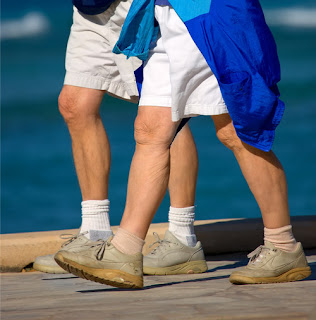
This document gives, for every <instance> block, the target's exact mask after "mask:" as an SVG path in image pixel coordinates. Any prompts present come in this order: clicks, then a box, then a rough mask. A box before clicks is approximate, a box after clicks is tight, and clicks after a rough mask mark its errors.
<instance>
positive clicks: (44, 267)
mask: <svg viewBox="0 0 316 320" xmlns="http://www.w3.org/2000/svg"><path fill="white" fill-rule="evenodd" d="M84 234H85V233H81V234H78V235H72V234H70V235H65V234H64V235H61V237H62V238H63V239H67V241H66V242H64V243H63V244H62V246H61V250H66V251H67V250H68V251H73V252H76V251H78V250H80V249H81V248H84V247H85V246H86V245H91V244H92V243H94V241H92V240H89V239H88V238H87V237H85V236H84ZM67 236H68V237H67ZM54 256H55V254H48V255H46V256H39V257H37V258H36V259H35V261H34V263H33V268H34V269H35V270H37V271H41V272H46V273H56V274H62V273H68V271H66V270H64V269H63V268H61V267H60V266H59V265H58V264H57V263H56V261H55V259H54Z"/></svg>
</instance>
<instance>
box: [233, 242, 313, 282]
mask: <svg viewBox="0 0 316 320" xmlns="http://www.w3.org/2000/svg"><path fill="white" fill-rule="evenodd" d="M248 258H250V260H249V263H248V265H247V266H245V267H243V268H241V269H240V270H237V271H235V272H233V273H232V274H231V276H230V278H229V281H230V282H231V283H234V284H254V283H275V282H289V281H297V280H302V279H304V278H306V277H308V276H309V275H310V274H311V269H310V267H309V266H308V263H307V260H306V257H305V254H304V251H303V248H302V245H301V243H300V242H298V243H297V248H296V250H295V251H294V252H286V251H283V250H280V249H278V248H276V247H275V246H274V245H273V244H272V243H271V242H268V241H266V243H265V245H264V246H260V247H258V248H257V249H256V250H254V251H253V252H251V253H250V254H249V255H248Z"/></svg>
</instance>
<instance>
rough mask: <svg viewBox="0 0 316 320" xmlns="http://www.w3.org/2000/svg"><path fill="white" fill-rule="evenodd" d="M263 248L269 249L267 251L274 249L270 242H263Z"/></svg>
mask: <svg viewBox="0 0 316 320" xmlns="http://www.w3.org/2000/svg"><path fill="white" fill-rule="evenodd" d="M264 246H265V247H267V248H269V249H275V246H274V244H273V243H272V242H270V241H266V240H265V241H264Z"/></svg>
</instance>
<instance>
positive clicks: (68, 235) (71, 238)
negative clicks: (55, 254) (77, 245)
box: [60, 231, 88, 247]
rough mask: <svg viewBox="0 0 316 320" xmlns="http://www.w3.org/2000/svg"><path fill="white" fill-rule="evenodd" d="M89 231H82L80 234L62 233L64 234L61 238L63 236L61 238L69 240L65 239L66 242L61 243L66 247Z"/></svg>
mask: <svg viewBox="0 0 316 320" xmlns="http://www.w3.org/2000/svg"><path fill="white" fill-rule="evenodd" d="M87 233H88V231H86V232H82V233H78V234H72V233H62V234H61V235H60V238H61V239H64V240H67V241H65V242H64V243H63V244H62V245H61V247H65V246H66V245H67V244H69V243H71V242H73V241H74V240H76V239H77V238H78V237H80V236H83V235H85V234H87Z"/></svg>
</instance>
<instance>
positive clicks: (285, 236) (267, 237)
mask: <svg viewBox="0 0 316 320" xmlns="http://www.w3.org/2000/svg"><path fill="white" fill-rule="evenodd" d="M264 241H269V242H271V243H273V245H274V246H275V247H276V248H279V249H281V250H284V251H288V252H291V251H294V250H295V249H296V247H297V242H296V240H295V238H294V236H293V233H292V226H291V225H288V226H284V227H281V228H276V229H269V228H264Z"/></svg>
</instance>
